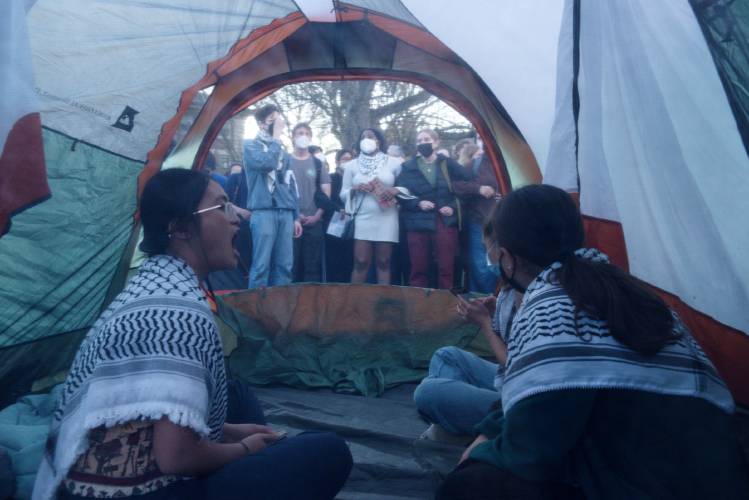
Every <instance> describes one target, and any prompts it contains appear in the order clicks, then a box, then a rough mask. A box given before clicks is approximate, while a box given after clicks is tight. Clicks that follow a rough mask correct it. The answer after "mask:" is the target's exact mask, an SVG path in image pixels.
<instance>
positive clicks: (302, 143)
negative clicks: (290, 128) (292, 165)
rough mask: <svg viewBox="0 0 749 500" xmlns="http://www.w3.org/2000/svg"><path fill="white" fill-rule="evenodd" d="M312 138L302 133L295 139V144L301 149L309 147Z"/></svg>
mask: <svg viewBox="0 0 749 500" xmlns="http://www.w3.org/2000/svg"><path fill="white" fill-rule="evenodd" d="M309 142H310V139H309V137H307V136H306V135H300V136H299V137H297V138H296V139H294V146H295V147H297V148H299V149H307V148H308V147H309Z"/></svg>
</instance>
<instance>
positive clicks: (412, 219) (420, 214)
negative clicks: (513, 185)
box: [395, 155, 469, 232]
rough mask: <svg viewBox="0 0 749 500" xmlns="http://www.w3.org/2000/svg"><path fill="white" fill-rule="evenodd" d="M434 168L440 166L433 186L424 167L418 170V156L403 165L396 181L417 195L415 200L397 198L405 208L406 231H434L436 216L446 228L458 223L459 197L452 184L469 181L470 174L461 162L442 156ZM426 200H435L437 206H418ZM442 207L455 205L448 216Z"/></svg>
mask: <svg viewBox="0 0 749 500" xmlns="http://www.w3.org/2000/svg"><path fill="white" fill-rule="evenodd" d="M442 164H444V165H445V167H446V169H447V175H448V176H449V177H450V184H448V182H447V179H445V176H444V175H443V173H442V172H443V168H442ZM435 167H436V169H437V174H436V181H437V182H436V183H435V185H434V186H432V185H431V184H430V183H429V181H428V180H427V179H426V177H424V174H422V173H421V170H419V165H418V163H417V161H416V158H414V159H411V160H409V161H407V162H406V163H404V164H403V167H402V169H401V173H400V175H399V176H398V178H397V179H396V180H395V185H396V186H399V187H404V188H406V189H408V190H409V192H410V193H411V194H412V195H413V196H416V198H417V199H414V200H403V199H399V200H398V201H399V202H400V204H401V207H402V210H401V217H402V220H403V224H404V225H405V227H406V231H415V232H419V231H422V232H434V231H436V230H437V217H441V218H442V223H443V224H444V225H445V226H447V227H458V226H459V219H458V214H459V206H458V199H457V198H456V197H455V194H453V192H452V190H451V189H450V186H451V185H452V183H454V182H456V181H467V180H469V178H468V173H467V172H466V171H465V169H464V168H463V167H461V166H460V164H459V163H457V162H456V161H454V160H452V159H450V158H446V157H444V156H442V155H438V156H437V160H436V161H435ZM423 200H427V201H431V202H432V203H434V205H435V207H434V209H433V210H429V211H424V210H422V209H421V208H420V207H419V202H420V201H423ZM442 207H450V208H452V209H453V214H452V215H451V216H449V217H445V216H443V215H440V214H439V209H440V208H442Z"/></svg>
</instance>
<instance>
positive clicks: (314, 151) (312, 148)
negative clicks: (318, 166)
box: [307, 144, 322, 155]
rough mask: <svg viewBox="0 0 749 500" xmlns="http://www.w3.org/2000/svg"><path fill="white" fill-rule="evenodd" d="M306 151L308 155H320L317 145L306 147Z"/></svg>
mask: <svg viewBox="0 0 749 500" xmlns="http://www.w3.org/2000/svg"><path fill="white" fill-rule="evenodd" d="M307 151H309V154H311V155H314V154H317V153H322V148H321V147H320V146H318V145H317V144H313V145H312V146H308V147H307Z"/></svg>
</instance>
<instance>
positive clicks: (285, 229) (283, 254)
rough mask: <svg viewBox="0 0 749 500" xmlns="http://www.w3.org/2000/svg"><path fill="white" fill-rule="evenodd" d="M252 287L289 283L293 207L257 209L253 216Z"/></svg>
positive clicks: (292, 247)
mask: <svg viewBox="0 0 749 500" xmlns="http://www.w3.org/2000/svg"><path fill="white" fill-rule="evenodd" d="M250 232H251V233H252V267H251V269H250V283H249V287H250V288H261V287H264V286H276V285H288V284H289V283H291V269H292V266H293V265H294V244H293V241H294V215H293V213H292V212H291V210H255V211H254V212H252V217H251V218H250Z"/></svg>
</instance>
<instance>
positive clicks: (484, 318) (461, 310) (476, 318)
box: [456, 297, 492, 326]
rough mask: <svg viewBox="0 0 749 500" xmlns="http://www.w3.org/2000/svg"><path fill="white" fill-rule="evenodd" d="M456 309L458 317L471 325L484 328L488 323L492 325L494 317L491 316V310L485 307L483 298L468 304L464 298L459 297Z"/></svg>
mask: <svg viewBox="0 0 749 500" xmlns="http://www.w3.org/2000/svg"><path fill="white" fill-rule="evenodd" d="M456 309H457V311H458V316H460V317H461V318H463V319H464V320H465V321H468V322H469V323H473V324H475V325H479V326H482V325H484V324H486V323H487V322H488V323H489V324H490V325H491V321H492V317H491V315H490V314H489V309H487V307H486V306H485V305H484V299H483V298H480V299H473V300H471V301H470V302H468V301H466V300H465V299H464V298H463V297H458V305H457V306H456Z"/></svg>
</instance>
